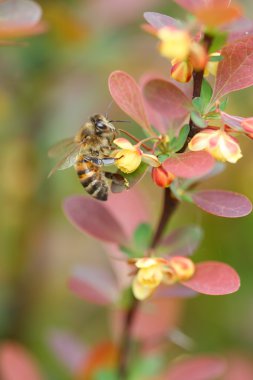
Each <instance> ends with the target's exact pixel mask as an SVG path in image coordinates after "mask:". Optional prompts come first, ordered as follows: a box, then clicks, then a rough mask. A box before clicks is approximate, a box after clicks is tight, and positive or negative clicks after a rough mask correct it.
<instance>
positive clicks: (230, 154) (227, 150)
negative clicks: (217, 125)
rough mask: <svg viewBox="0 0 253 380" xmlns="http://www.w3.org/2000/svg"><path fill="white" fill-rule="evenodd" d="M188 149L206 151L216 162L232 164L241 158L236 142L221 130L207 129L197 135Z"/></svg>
mask: <svg viewBox="0 0 253 380" xmlns="http://www.w3.org/2000/svg"><path fill="white" fill-rule="evenodd" d="M188 147H189V149H190V150H192V151H199V150H206V151H207V152H209V153H210V154H211V155H212V156H213V157H214V158H215V159H216V160H219V161H223V162H225V161H227V162H230V163H233V164H234V163H236V162H237V161H238V160H239V159H240V158H241V157H242V153H241V149H240V146H239V144H238V141H237V140H236V139H235V138H234V137H232V136H230V135H229V134H228V133H226V132H225V131H223V130H213V129H209V128H207V129H205V130H203V131H202V132H199V133H197V134H196V135H195V136H194V137H193V138H192V140H191V141H190V143H189V145H188Z"/></svg>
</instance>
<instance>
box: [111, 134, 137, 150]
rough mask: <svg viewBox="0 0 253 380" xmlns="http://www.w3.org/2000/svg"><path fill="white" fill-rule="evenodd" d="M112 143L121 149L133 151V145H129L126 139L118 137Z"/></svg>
mask: <svg viewBox="0 0 253 380" xmlns="http://www.w3.org/2000/svg"><path fill="white" fill-rule="evenodd" d="M113 143H114V144H115V145H117V146H118V147H119V148H121V149H135V148H134V145H133V144H131V143H130V141H128V140H127V139H124V137H119V138H118V139H115V140H114V141H113Z"/></svg>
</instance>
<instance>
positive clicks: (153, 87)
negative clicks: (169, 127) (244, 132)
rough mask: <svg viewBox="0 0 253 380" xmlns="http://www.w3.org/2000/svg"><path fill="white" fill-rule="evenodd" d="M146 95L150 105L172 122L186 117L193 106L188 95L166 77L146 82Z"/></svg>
mask: <svg viewBox="0 0 253 380" xmlns="http://www.w3.org/2000/svg"><path fill="white" fill-rule="evenodd" d="M144 96H145V99H146V101H147V102H148V104H149V106H150V107H151V108H153V109H154V110H155V111H157V112H159V114H160V115H161V116H162V117H163V118H165V119H166V121H167V120H168V122H170V123H171V124H172V123H173V121H175V120H178V119H184V118H185V117H186V116H187V115H188V114H189V110H190V108H191V102H190V100H189V99H188V97H187V96H186V95H185V94H184V93H183V92H182V91H181V90H180V89H179V88H178V87H176V86H175V85H174V84H173V83H171V82H168V81H166V80H164V79H153V80H150V81H149V82H147V83H146V85H145V87H144Z"/></svg>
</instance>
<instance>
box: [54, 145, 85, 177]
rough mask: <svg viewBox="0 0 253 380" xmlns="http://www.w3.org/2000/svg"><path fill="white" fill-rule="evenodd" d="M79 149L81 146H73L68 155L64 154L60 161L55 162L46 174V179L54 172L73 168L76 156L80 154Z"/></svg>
mask: <svg viewBox="0 0 253 380" xmlns="http://www.w3.org/2000/svg"><path fill="white" fill-rule="evenodd" d="M80 149H81V146H80V145H76V144H75V147H74V148H73V149H72V150H71V151H70V152H69V153H68V154H66V155H65V156H64V157H63V158H62V159H61V160H60V161H58V162H57V164H56V165H55V166H54V167H53V169H52V170H51V171H50V173H49V174H48V177H51V175H52V174H54V173H55V172H56V170H64V169H68V168H70V167H71V166H73V165H74V164H75V162H76V156H77V155H78V153H79V152H80Z"/></svg>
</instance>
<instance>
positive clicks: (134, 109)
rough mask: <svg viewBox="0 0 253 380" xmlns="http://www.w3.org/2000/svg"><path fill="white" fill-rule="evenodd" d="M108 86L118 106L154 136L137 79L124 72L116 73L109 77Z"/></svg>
mask: <svg viewBox="0 0 253 380" xmlns="http://www.w3.org/2000/svg"><path fill="white" fill-rule="evenodd" d="M108 84H109V90H110V93H111V96H112V98H113V99H114V101H115V102H116V103H117V104H118V106H119V107H120V108H121V109H122V110H123V111H124V112H125V113H126V114H128V115H129V116H130V117H131V118H132V119H134V120H135V121H136V123H138V124H139V125H140V126H141V127H142V128H143V129H145V130H146V131H147V132H148V133H149V134H151V135H152V134H153V132H152V129H151V128H150V124H149V121H148V118H147V114H146V110H145V106H144V102H143V98H142V93H141V90H140V87H139V85H138V84H137V83H136V81H135V79H134V78H133V77H131V75H129V74H127V73H125V72H124V71H114V72H112V73H111V75H110V77H109V81H108Z"/></svg>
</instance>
